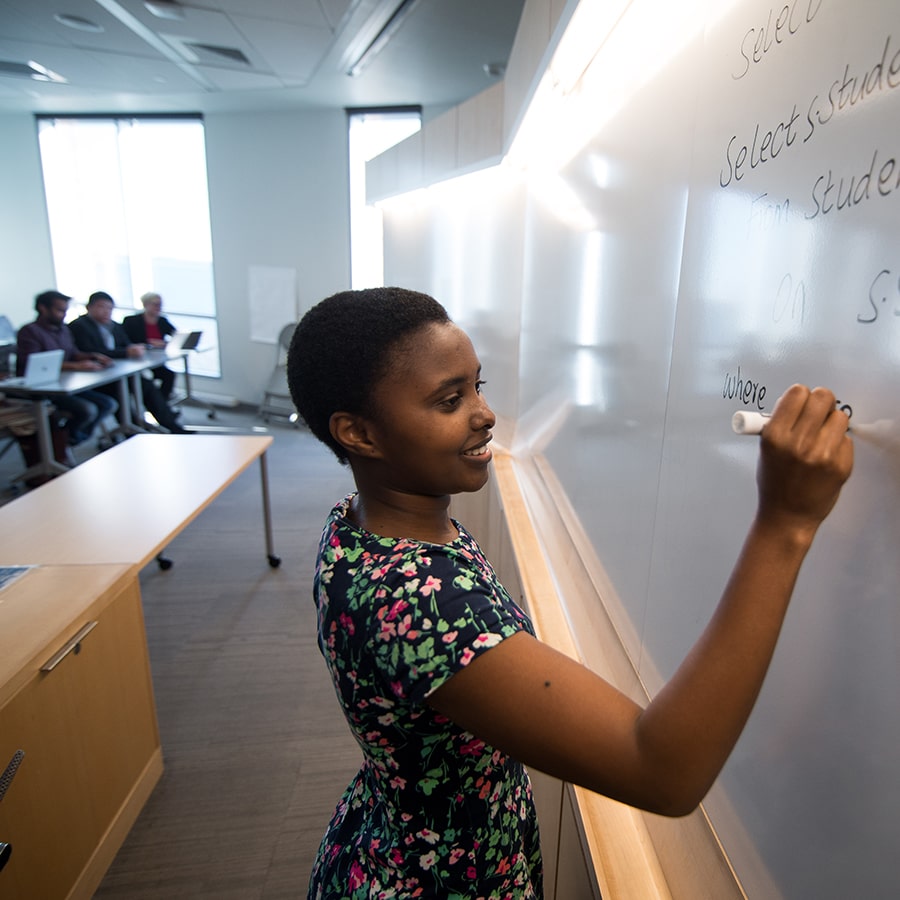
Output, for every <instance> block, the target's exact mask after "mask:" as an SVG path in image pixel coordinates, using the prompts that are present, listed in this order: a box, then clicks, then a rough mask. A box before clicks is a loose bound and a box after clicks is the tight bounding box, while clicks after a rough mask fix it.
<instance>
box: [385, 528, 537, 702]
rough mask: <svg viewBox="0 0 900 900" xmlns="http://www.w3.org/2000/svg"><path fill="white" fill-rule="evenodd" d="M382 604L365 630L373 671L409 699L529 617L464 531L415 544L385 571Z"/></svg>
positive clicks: (524, 625)
mask: <svg viewBox="0 0 900 900" xmlns="http://www.w3.org/2000/svg"><path fill="white" fill-rule="evenodd" d="M384 586H385V587H386V588H388V597H387V598H386V599H388V601H389V602H388V603H386V605H384V606H382V607H381V608H380V609H379V610H378V612H377V613H376V617H375V622H374V624H375V625H376V628H375V629H374V631H373V632H372V633H371V634H370V639H371V641H372V644H371V645H370V646H371V647H372V649H373V650H374V656H375V659H376V666H377V668H378V671H379V675H380V677H381V678H382V679H384V680H385V681H386V682H387V685H388V686H389V688H390V693H392V694H393V695H394V696H395V697H396V698H397V699H400V698H405V699H406V700H407V701H411V702H412V703H414V704H421V703H424V702H425V699H426V698H427V697H428V695H429V694H430V693H431V692H432V691H434V690H436V689H437V688H439V687H440V686H441V685H442V684H443V683H444V682H445V681H447V680H448V679H449V678H450V677H451V676H452V675H454V674H455V673H456V672H458V671H459V670H460V669H462V668H463V667H465V666H467V665H468V664H469V663H470V662H471V661H472V660H473V659H475V658H476V657H477V656H479V655H480V654H481V653H484V652H485V651H487V650H489V649H490V648H491V647H494V646H496V645H497V644H499V643H500V642H501V641H503V640H504V639H505V638H507V637H510V636H511V635H513V634H516V633H518V632H519V631H523V630H525V631H528V632H530V633H533V630H532V627H531V623H530V622H529V620H528V618H527V617H526V616H525V614H524V613H523V612H522V610H521V609H519V607H518V606H517V605H516V604H515V603H514V602H513V601H512V599H511V598H510V596H509V595H508V594H507V592H506V591H505V590H504V588H503V586H502V585H501V584H500V582H499V581H498V580H497V577H496V575H495V574H494V572H493V569H492V568H491V566H490V564H489V563H488V562H487V560H485V559H484V557H483V555H482V554H481V551H480V549H479V548H478V545H477V544H476V543H475V541H474V540H473V539H472V538H471V537H470V536H469V535H467V534H466V533H464V532H461V536H460V539H459V540H458V541H456V542H454V544H451V545H445V546H438V545H428V544H420V545H417V549H415V550H413V551H412V552H410V553H404V554H403V558H402V560H399V561H397V564H395V565H393V566H391V569H390V571H389V572H386V573H385V584H384Z"/></svg>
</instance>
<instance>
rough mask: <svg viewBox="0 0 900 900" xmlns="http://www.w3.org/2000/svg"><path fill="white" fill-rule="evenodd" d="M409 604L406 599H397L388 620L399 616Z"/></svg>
mask: <svg viewBox="0 0 900 900" xmlns="http://www.w3.org/2000/svg"><path fill="white" fill-rule="evenodd" d="M407 606H409V604H408V603H407V602H406V601H405V600H397V601H396V602H395V603H394V604H393V606H391V608H390V611H389V612H388V614H387V620H388V621H389V622H390V621H392V620H394V619H396V618H397V616H399V615H400V613H401V612H403V610H404V609H406V607H407Z"/></svg>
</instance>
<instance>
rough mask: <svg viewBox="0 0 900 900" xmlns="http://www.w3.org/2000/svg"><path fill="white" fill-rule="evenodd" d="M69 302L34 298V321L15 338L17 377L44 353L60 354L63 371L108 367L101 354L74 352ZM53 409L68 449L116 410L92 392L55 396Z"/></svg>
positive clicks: (57, 295) (58, 296)
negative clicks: (36, 355)
mask: <svg viewBox="0 0 900 900" xmlns="http://www.w3.org/2000/svg"><path fill="white" fill-rule="evenodd" d="M69 300H70V298H69V297H68V296H67V295H66V294H63V293H61V292H60V291H44V292H43V293H41V294H38V295H37V297H35V298H34V308H35V310H36V311H37V318H36V319H35V321H34V322H30V323H29V324H27V325H23V326H22V327H21V328H20V329H19V332H18V334H17V336H16V374H17V375H22V376H24V374H25V369H26V367H27V364H28V358H29V356H31V355H32V354H33V353H42V352H45V351H47V350H62V351H63V357H62V363H61V369H62V370H63V371H81V372H96V371H99V370H100V369H105V368H107V367H108V366H111V365H112V359H110V357H109V356H107V355H106V354H105V353H99V352H85V351H82V350H79V349H78V347H77V345H76V343H75V338H74V337H73V336H72V332H71V331H70V330H69V328H68V326H67V325H66V324H65V318H66V313H67V312H68V309H69ZM58 378H59V376H58V375H57V380H58ZM53 405H54V406H55V407H56V409H57V410H58V411H60V412H61V413H62V414H63V417H64V418H65V420H66V428H67V430H68V436H69V443H70V444H72V445H75V444H80V443H82V442H83V441H86V440H87V439H88V438H89V437H90V436H91V435H92V434H93V431H94V428H95V427H96V426H97V425H98V424H99V422H100V421H101V420H102V419H103V418H104V417H105V416H107V415H110V414H111V413H114V412H115V411H116V410H117V409H118V408H119V404H118V402H117V401H116V399H115V398H114V397H110V396H109V395H108V394H103V393H100V392H99V391H93V390H87V391H81V392H80V393H78V394H73V395H67V396H56V397H54V398H53Z"/></svg>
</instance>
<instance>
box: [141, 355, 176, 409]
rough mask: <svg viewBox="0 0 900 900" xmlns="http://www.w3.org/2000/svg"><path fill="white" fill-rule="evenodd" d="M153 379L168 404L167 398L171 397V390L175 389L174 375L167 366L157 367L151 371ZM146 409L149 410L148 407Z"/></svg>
mask: <svg viewBox="0 0 900 900" xmlns="http://www.w3.org/2000/svg"><path fill="white" fill-rule="evenodd" d="M153 377H154V378H155V379H156V380H157V381H158V382H159V389H160V391H161V393H162V395H163V400H165V401H166V402H167V403H168V401H169V398H170V397H171V396H172V390H173V389H174V387H175V373H174V372H173V371H172V370H171V369H170V368H169V367H168V366H157V367H156V368H155V369H153ZM147 408H148V409H149V408H150V407H149V406H148V407H147ZM154 415H155V413H154Z"/></svg>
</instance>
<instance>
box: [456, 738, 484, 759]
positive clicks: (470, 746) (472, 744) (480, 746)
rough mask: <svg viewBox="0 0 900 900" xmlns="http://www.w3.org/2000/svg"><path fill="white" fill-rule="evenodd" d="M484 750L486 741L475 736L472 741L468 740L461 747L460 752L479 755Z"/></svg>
mask: <svg viewBox="0 0 900 900" xmlns="http://www.w3.org/2000/svg"><path fill="white" fill-rule="evenodd" d="M482 750H484V741H483V740H481V739H480V738H476V737H473V738H472V740H471V741H466V743H465V744H463V745H462V747H460V748H459V752H460V753H470V754H471V755H472V756H477V755H478V754H479V753H481V751H482Z"/></svg>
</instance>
